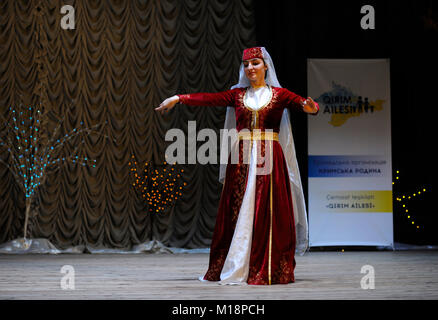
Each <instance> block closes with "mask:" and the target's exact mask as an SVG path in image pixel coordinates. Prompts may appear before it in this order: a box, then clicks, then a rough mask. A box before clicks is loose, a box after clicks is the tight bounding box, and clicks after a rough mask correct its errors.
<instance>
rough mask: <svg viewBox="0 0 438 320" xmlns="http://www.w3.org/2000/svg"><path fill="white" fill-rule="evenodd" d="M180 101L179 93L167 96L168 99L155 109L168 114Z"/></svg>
mask: <svg viewBox="0 0 438 320" xmlns="http://www.w3.org/2000/svg"><path fill="white" fill-rule="evenodd" d="M178 102H179V97H178V96H177V95H175V96H173V97H170V98H167V99H166V100H164V101H163V102H161V104H160V106H159V107H158V108H155V111H158V112H160V113H161V114H167V113H168V112H169V111H170V110H171V109H172V108H173V107H174V106H175V105H176V104H177V103H178Z"/></svg>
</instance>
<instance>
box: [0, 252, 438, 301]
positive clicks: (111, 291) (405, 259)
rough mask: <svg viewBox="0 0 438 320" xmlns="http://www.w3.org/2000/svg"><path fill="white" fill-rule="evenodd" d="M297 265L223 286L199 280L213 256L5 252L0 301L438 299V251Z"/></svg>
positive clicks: (0, 261)
mask: <svg viewBox="0 0 438 320" xmlns="http://www.w3.org/2000/svg"><path fill="white" fill-rule="evenodd" d="M296 260H297V267H296V272H295V276H296V282H295V283H293V284H288V285H273V286H248V285H243V286H229V285H228V286H224V285H219V284H218V283H214V282H201V281H199V280H197V279H198V277H199V276H200V275H203V273H204V272H205V270H206V267H207V264H208V254H199V253H198V254H60V255H32V254H28V255H6V254H2V255H0V299H1V300H5V299H32V300H33V299H67V300H69V299H79V300H83V299H87V300H88V299H98V300H100V299H154V300H162V299H165V300H177V299H178V300H179V299H183V300H204V299H209V300H258V299H263V300H280V299H281V300H295V299H310V300H319V299H329V300H333V299H334V300H338V299H342V300H355V299H361V300H363V299H372V300H374V299H415V300H417V299H426V300H430V299H438V251H427V252H426V251H396V252H392V251H383V252H362V251H361V252H356V251H354V252H327V251H326V252H310V253H307V254H306V255H305V256H297V257H296ZM64 265H70V266H72V267H73V268H74V279H75V281H74V287H75V288H74V290H71V289H70V290H63V289H62V288H61V279H62V278H63V277H64V276H65V274H63V273H61V268H62V267H63V266H64ZM364 265H370V266H372V267H373V268H374V272H375V280H374V285H375V289H368V290H365V289H362V288H361V279H362V277H364V276H365V275H366V274H363V273H361V269H362V267H363V266H364ZM368 275H370V274H368ZM368 283H369V282H368Z"/></svg>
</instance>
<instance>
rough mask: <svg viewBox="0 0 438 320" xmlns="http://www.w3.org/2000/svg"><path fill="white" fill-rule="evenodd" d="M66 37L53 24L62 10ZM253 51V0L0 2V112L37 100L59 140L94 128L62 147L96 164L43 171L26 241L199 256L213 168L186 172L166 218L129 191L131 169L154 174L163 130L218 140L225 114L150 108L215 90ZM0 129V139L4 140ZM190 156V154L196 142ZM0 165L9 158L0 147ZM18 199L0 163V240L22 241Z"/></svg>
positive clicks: (212, 199)
mask: <svg viewBox="0 0 438 320" xmlns="http://www.w3.org/2000/svg"><path fill="white" fill-rule="evenodd" d="M64 5H71V6H72V7H73V8H74V10H75V12H74V13H75V29H72V30H64V29H63V28H62V27H61V19H62V18H63V16H64V15H63V14H62V13H61V7H62V6H64ZM254 45H256V43H255V20H254V8H253V4H252V1H251V0H242V1H235V0H214V1H213V0H209V1H190V0H181V1H179V0H175V1H166V0H151V1H136V0H126V1H111V0H105V1H103V0H97V1H90V0H83V1H22V0H7V1H1V2H0V111H1V112H2V115H3V116H4V117H5V118H6V119H9V118H10V114H9V113H10V109H9V108H10V107H11V106H12V107H13V106H17V105H19V104H20V103H22V104H24V105H35V104H37V103H40V102H41V103H42V104H43V106H44V108H48V109H49V110H51V111H52V112H53V113H54V114H56V115H57V116H58V117H59V118H63V119H64V120H63V130H64V131H65V132H68V131H70V130H72V129H74V128H76V127H79V126H80V123H81V122H83V123H84V125H85V126H87V127H92V126H97V128H98V129H97V130H98V131H99V132H100V134H94V133H90V134H81V135H78V136H77V137H75V138H74V139H73V140H72V142H71V143H69V144H66V145H65V146H64V149H63V151H62V152H63V154H65V155H69V154H71V153H72V152H73V151H74V150H75V148H76V147H77V146H78V145H79V146H80V147H79V148H77V153H78V154H79V155H81V156H83V157H88V158H89V159H95V160H96V164H97V165H96V167H95V168H94V167H92V166H80V165H78V164H77V163H76V164H74V163H71V162H67V163H65V164H63V165H61V166H60V167H59V170H58V171H56V172H52V173H51V172H50V171H49V172H48V173H47V178H46V180H45V182H44V184H43V185H42V186H41V187H40V188H39V190H38V193H37V195H36V197H35V201H34V205H33V208H32V216H31V218H30V220H29V233H28V237H30V238H47V239H49V240H50V241H51V242H52V243H53V244H55V245H56V246H58V247H60V248H66V247H70V246H75V245H84V244H85V245H92V246H95V247H107V248H130V247H131V246H133V245H135V244H139V243H143V242H146V241H149V240H153V239H154V240H159V241H161V242H163V243H164V244H166V245H168V246H174V247H184V248H197V247H207V246H209V244H210V241H211V237H212V232H213V228H214V224H215V219H216V214H217V208H218V204H219V199H220V193H221V190H222V184H220V183H219V181H218V174H219V165H217V164H207V165H201V164H185V165H179V166H178V168H180V169H183V170H184V171H183V173H182V176H181V179H182V180H183V181H184V182H186V183H187V185H186V186H185V187H184V189H183V192H182V197H180V198H179V199H178V200H177V202H176V204H175V206H174V207H173V208H172V209H171V210H169V212H168V213H166V214H151V213H149V212H147V211H146V210H145V206H144V201H143V199H142V198H141V197H139V195H138V194H137V193H136V192H135V190H134V188H133V186H132V177H131V176H130V166H129V162H130V161H131V160H132V159H133V158H132V156H134V157H135V159H136V160H137V161H138V163H140V164H141V163H145V162H148V163H151V164H153V165H155V166H157V167H158V166H160V165H162V164H163V162H164V161H165V158H164V154H165V149H166V147H167V145H168V144H169V142H166V141H165V139H164V137H165V134H166V132H167V130H169V129H172V128H179V129H181V130H183V131H184V132H185V133H186V134H187V126H188V122H189V121H196V130H197V131H199V130H202V129H204V128H211V129H213V130H215V131H216V132H217V133H219V130H220V129H221V128H222V127H223V123H224V120H225V112H226V109H225V108H223V107H188V106H184V105H177V106H176V107H175V108H174V109H173V110H172V111H171V112H170V113H169V114H168V115H167V116H162V115H160V114H158V113H157V112H156V111H154V108H155V107H157V106H158V105H159V104H160V102H161V101H162V100H164V99H165V98H167V97H169V96H172V95H174V94H177V93H190V92H217V91H223V90H227V89H229V88H230V87H231V86H232V85H233V84H235V83H236V82H237V80H238V68H239V64H240V59H241V53H242V50H243V49H244V48H247V47H251V46H254ZM6 130H8V129H7V128H6V127H4V126H3V127H2V129H1V131H0V134H1V135H2V136H4V135H5V134H6ZM198 147H199V145H198ZM1 159H2V160H4V161H6V162H8V161H11V159H10V156H9V155H8V153H7V152H6V151H5V150H4V149H1ZM24 211H25V198H24V195H23V192H22V191H21V189H20V188H19V187H18V185H17V183H16V181H15V179H14V177H13V175H12V174H11V173H10V171H9V170H8V168H6V167H5V166H4V165H2V164H0V243H3V242H6V241H9V240H12V239H15V238H18V237H22V233H23V225H24Z"/></svg>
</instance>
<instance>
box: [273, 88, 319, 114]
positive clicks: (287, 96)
mask: <svg viewBox="0 0 438 320" xmlns="http://www.w3.org/2000/svg"><path fill="white" fill-rule="evenodd" d="M282 91H283V97H284V103H285V106H286V108H288V109H290V110H291V111H300V112H305V111H304V109H303V103H304V102H305V101H306V99H304V98H303V97H301V96H299V95H297V94H295V93H293V92H292V91H289V90H288V89H285V88H283V90H282ZM315 104H316V106H317V108H318V111H316V112H315V113H309V114H310V115H313V116H316V115H317V114H318V113H319V105H318V103H316V102H315Z"/></svg>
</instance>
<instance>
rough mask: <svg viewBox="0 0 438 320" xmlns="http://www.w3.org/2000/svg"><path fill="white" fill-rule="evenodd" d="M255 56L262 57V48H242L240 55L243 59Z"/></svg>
mask: <svg viewBox="0 0 438 320" xmlns="http://www.w3.org/2000/svg"><path fill="white" fill-rule="evenodd" d="M255 58H259V59H263V52H262V48H260V47H254V48H249V49H245V50H243V56H242V60H243V61H245V60H250V59H255Z"/></svg>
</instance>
